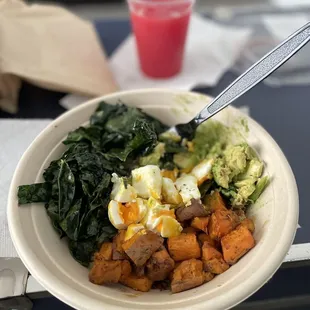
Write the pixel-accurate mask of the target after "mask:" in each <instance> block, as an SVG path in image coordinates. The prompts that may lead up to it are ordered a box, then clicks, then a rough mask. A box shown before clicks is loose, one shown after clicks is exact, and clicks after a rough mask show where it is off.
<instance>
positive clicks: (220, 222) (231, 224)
mask: <svg viewBox="0 0 310 310" xmlns="http://www.w3.org/2000/svg"><path fill="white" fill-rule="evenodd" d="M238 224H239V218H238V216H237V215H236V214H235V213H234V212H233V211H231V210H217V211H215V212H214V213H212V215H211V218H210V221H209V225H208V232H209V235H210V237H211V238H212V239H214V240H220V239H221V238H222V237H223V236H225V235H227V234H228V233H230V232H231V231H232V230H233V229H235V228H236V226H237V225H238Z"/></svg>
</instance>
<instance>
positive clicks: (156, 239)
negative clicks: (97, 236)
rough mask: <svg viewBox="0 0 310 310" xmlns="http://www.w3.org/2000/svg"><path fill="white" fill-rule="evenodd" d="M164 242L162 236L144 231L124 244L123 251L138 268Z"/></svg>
mask: <svg viewBox="0 0 310 310" xmlns="http://www.w3.org/2000/svg"><path fill="white" fill-rule="evenodd" d="M163 242H164V239H163V238H162V237H161V236H159V235H157V234H155V233H153V232H152V231H150V230H146V229H142V230H140V231H138V232H137V233H136V234H134V235H133V236H132V237H131V238H130V239H128V240H126V241H125V242H124V243H123V249H124V251H125V253H126V254H127V255H128V256H129V257H130V259H131V260H132V261H133V262H134V263H135V265H136V266H143V265H144V264H145V263H146V262H147V260H148V259H149V258H150V257H151V255H152V254H153V253H154V252H155V251H156V250H157V249H158V248H159V247H160V246H161V245H162V244H163Z"/></svg>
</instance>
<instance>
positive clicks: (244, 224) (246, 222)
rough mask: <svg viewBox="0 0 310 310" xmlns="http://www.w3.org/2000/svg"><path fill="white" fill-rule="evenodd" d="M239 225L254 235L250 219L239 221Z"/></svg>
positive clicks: (253, 227)
mask: <svg viewBox="0 0 310 310" xmlns="http://www.w3.org/2000/svg"><path fill="white" fill-rule="evenodd" d="M240 225H241V226H244V227H246V228H247V229H248V230H249V231H250V232H251V233H252V234H253V233H254V230H255V225H254V222H253V221H252V220H251V219H249V218H246V219H244V220H243V221H241V223H240Z"/></svg>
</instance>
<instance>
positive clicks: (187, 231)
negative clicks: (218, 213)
mask: <svg viewBox="0 0 310 310" xmlns="http://www.w3.org/2000/svg"><path fill="white" fill-rule="evenodd" d="M198 231H199V230H198V229H196V228H194V227H191V226H188V227H185V228H183V230H182V234H197V233H198Z"/></svg>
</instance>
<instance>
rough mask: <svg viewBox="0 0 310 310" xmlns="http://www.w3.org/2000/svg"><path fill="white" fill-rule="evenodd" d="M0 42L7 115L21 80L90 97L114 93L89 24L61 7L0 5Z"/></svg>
mask: <svg viewBox="0 0 310 310" xmlns="http://www.w3.org/2000/svg"><path fill="white" fill-rule="evenodd" d="M0 42H1V43H0V107H1V108H2V109H3V110H5V111H7V112H10V113H16V112H17V110H18V106H17V102H18V93H19V92H18V91H19V88H20V85H21V80H26V81H29V82H31V83H32V84H35V85H37V86H40V87H43V88H46V89H50V90H55V91H63V92H72V93H74V94H83V95H87V96H91V97H93V96H99V95H104V94H108V93H111V92H113V91H116V90H117V85H116V84H115V81H114V79H113V76H112V74H111V72H110V71H109V68H108V64H107V60H106V57H105V52H104V49H103V47H102V46H101V44H100V42H99V40H98V37H97V34H96V31H95V28H94V26H93V24H92V23H91V22H89V21H85V20H83V19H81V18H79V17H77V16H75V15H74V14H72V13H70V12H69V11H67V10H65V9H64V8H61V7H58V6H53V5H41V4H29V5H28V4H27V3H25V2H23V1H21V0H1V1H0ZM42 109H44V102H42Z"/></svg>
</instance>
